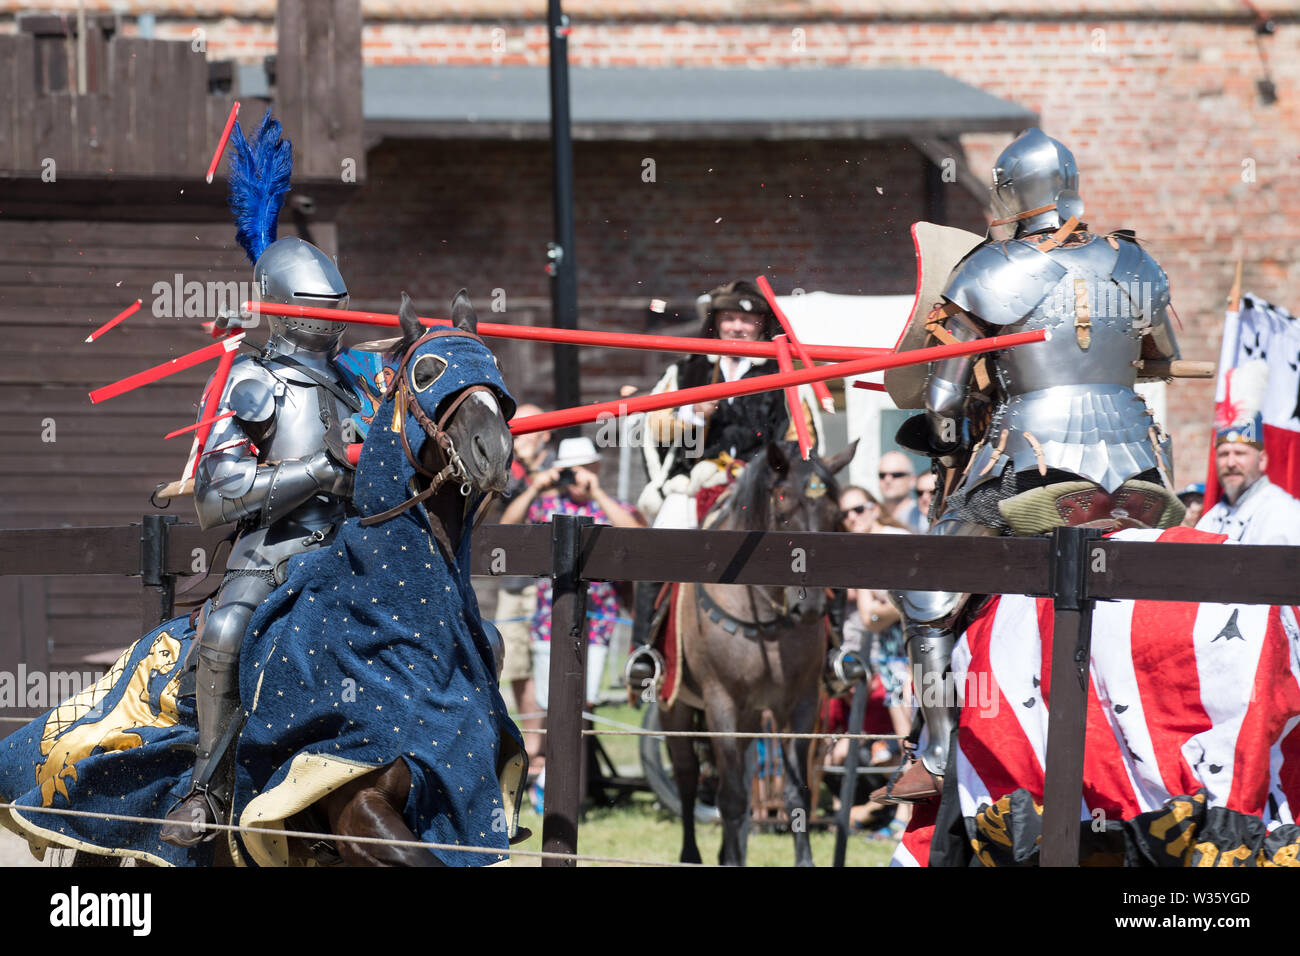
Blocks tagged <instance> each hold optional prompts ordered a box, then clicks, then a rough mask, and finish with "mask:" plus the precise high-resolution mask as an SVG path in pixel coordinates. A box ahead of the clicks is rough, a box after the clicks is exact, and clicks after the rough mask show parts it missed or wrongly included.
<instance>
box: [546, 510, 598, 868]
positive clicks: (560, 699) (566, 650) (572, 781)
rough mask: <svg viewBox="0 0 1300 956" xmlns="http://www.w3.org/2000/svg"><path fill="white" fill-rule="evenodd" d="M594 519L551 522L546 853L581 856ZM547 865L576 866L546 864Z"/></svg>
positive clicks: (562, 518)
mask: <svg viewBox="0 0 1300 956" xmlns="http://www.w3.org/2000/svg"><path fill="white" fill-rule="evenodd" d="M591 524H592V519H591V517H590V516H586V515H584V516H578V515H556V516H555V517H554V518H552V519H551V554H552V559H553V563H552V565H551V573H552V575H553V577H552V579H551V581H552V590H551V595H552V603H551V673H550V684H549V686H550V691H549V695H550V700H549V702H548V707H547V711H546V804H545V805H546V812H545V815H544V817H543V819H542V849H543V850H545V851H547V852H550V853H577V852H578V811H579V809H580V808H581V806H582V776H583V746H582V739H583V738H582V723H583V719H582V712H583V709H584V706H583V705H584V704H586V702H587V582H586V581H584V580H583V579H582V553H581V545H582V529H583V528H585V527H589V526H590V525H591ZM542 865H543V866H573V865H574V863H573V861H572V860H556V859H544V860H543V861H542Z"/></svg>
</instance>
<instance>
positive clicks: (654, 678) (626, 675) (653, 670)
mask: <svg viewBox="0 0 1300 956" xmlns="http://www.w3.org/2000/svg"><path fill="white" fill-rule="evenodd" d="M667 667H668V664H667V661H665V660H664V656H663V654H661V653H659V651H658V649H656V648H654V647H651V646H650V645H648V644H646V645H643V646H641V647H638V648H636V649H635V650H633V651H632V653H631V654H630V655H629V656H628V659H627V663H626V664H624V665H623V682H624V683H625V684H626V685H627V688H628V691H629V692H634V693H636V694H637V696H638V699H639V700H640V701H643V702H644V703H647V704H653V703H654V701H655V697H656V696H657V695H658V693H659V688H660V687H662V686H663V682H664V672H665V670H666V669H667ZM647 671H649V673H646V672H647Z"/></svg>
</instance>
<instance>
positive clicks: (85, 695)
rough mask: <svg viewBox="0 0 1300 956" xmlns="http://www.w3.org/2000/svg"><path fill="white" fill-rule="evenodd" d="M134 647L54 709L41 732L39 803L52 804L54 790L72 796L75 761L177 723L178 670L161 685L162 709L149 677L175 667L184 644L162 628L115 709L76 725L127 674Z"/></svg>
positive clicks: (132, 743) (128, 744) (137, 741)
mask: <svg viewBox="0 0 1300 956" xmlns="http://www.w3.org/2000/svg"><path fill="white" fill-rule="evenodd" d="M134 650H135V647H134V645H133V646H132V647H130V648H128V649H127V650H126V651H124V652H123V654H122V656H121V657H119V658H118V659H117V660H116V661H115V662H114V663H113V666H112V667H110V668H109V669H108V670H107V671H106V672H105V673H104V676H103V677H101V678H100V679H99V680H97V681H96V682H95V683H93V684H91V685H90V686H89V687H87V688H86V689H85V690H83V691H82V692H81V693H79V694H77V695H76V696H75V697H71V698H69V699H68V700H66V701H64V702H63V703H62V704H60V705H59V706H58V707H55V708H54V710H52V711H51V712H50V716H49V717H48V718H47V719H46V721H45V728H44V730H43V732H42V733H41V755H42V756H43V757H45V760H44V761H43V762H42V763H40V764H39V765H38V766H37V767H36V782H37V783H38V784H40V787H41V806H45V807H48V806H49V805H50V804H51V803H53V802H54V794H55V793H61V794H62V795H63V798H64V799H65V800H67V799H70V798H69V796H68V785H67V780H68V779H71V780H73V781H75V780H76V779H77V767H76V764H77V761H79V760H81V759H83V758H85V757H88V756H90V754H91V753H92V752H93V751H94V750H95V749H96V748H99V749H100V750H104V751H114V750H130V749H131V748H132V747H139V746H140V745H141V743H143V740H142V739H141V737H140V734H139V733H138V731H139V730H142V729H144V728H146V727H158V728H162V727H172V726H174V725H175V724H176V692H177V690H178V689H179V688H180V680H181V679H180V674H177V675H176V676H175V677H173V678H172V679H171V680H170V681H168V683H167V686H166V687H164V688H163V691H162V694H161V695H160V696H159V704H160V707H159V709H158V710H154V709H153V707H152V705H151V704H150V702H149V682H150V680H152V679H153V677H154V675H156V674H163V673H166V672H167V671H170V670H172V669H173V668H174V667H175V666H176V664H177V662H178V661H179V660H180V652H181V642H180V641H178V640H176V638H174V637H172V636H171V635H170V634H169V633H168V632H167V631H162V632H160V633H159V634H158V636H157V637H155V638H154V639H153V643H152V644H151V645H150V646H149V653H148V654H146V655H145V656H144V657H143V658H142V659H141V660H140V662H139V663H138V664H136V666H135V671H134V673H132V674H131V677H130V680H129V682H128V683H127V686H126V688H125V689H124V691H123V693H122V696H121V697H120V698H119V700H118V702H117V704H116V705H114V707H113V709H112V710H110V711H108V712H107V713H105V714H104V715H103V716H102V717H100V718H99V719H98V720H94V721H87V722H85V723H80V724H78V723H77V721H79V720H81V719H82V718H83V717H85V716H86V715H87V714H89V713H91V712H92V711H94V710H95V709H96V708H99V707H101V706H102V703H103V701H104V700H105V699H106V698H107V697H108V695H109V694H110V693H111V692H112V690H113V688H114V687H116V686H117V685H118V683H119V682H120V681H121V680H122V678H123V675H125V673H126V669H127V663H128V661H129V660H130V659H131V654H132V652H133V651H134ZM74 725H75V726H74Z"/></svg>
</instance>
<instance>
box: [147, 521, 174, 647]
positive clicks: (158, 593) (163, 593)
mask: <svg viewBox="0 0 1300 956" xmlns="http://www.w3.org/2000/svg"><path fill="white" fill-rule="evenodd" d="M175 523H176V516H175V515H145V516H144V519H143V520H142V521H141V524H140V582H141V583H142V584H143V585H144V604H143V607H142V614H141V617H140V622H141V624H142V625H143V626H144V633H146V634H147V633H148V632H149V631H152V630H153V629H154V628H155V627H157V626H158V625H159V624H161V623H162V622H163V621H167V620H171V617H172V613H173V610H174V605H175V602H176V575H174V574H168V573H167V557H168V555H167V545H168V539H169V537H170V535H169V532H170V525H174V524H175Z"/></svg>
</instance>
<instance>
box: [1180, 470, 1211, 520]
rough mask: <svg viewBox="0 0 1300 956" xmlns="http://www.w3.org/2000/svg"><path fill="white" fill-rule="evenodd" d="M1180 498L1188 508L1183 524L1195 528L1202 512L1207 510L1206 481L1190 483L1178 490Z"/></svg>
mask: <svg viewBox="0 0 1300 956" xmlns="http://www.w3.org/2000/svg"><path fill="white" fill-rule="evenodd" d="M1178 500H1179V501H1181V502H1182V503H1183V507H1184V508H1186V509H1187V513H1186V514H1185V515H1183V524H1184V525H1186V526H1187V527H1189V528H1195V527H1196V522H1198V521H1200V520H1201V514H1202V513H1203V512H1204V511H1205V483H1204V482H1199V481H1198V482H1193V483H1192V484H1190V485H1188V486H1187V487H1186V488H1184V489H1183V490H1182V491H1180V492H1178Z"/></svg>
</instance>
